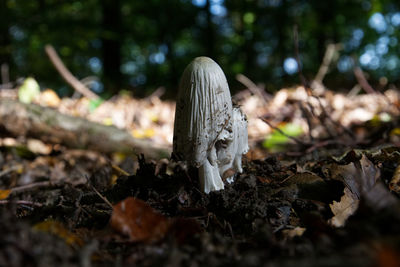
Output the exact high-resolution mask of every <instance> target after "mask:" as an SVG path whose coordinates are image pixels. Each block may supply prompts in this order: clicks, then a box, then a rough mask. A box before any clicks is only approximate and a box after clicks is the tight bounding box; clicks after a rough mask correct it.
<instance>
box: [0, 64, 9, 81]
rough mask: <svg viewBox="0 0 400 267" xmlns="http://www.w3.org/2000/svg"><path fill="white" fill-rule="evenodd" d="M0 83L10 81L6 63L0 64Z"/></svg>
mask: <svg viewBox="0 0 400 267" xmlns="http://www.w3.org/2000/svg"><path fill="white" fill-rule="evenodd" d="M1 83H2V84H9V83H10V71H9V67H8V64H7V63H3V64H1Z"/></svg>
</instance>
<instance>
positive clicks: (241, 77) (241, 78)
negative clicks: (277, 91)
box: [236, 73, 271, 102]
mask: <svg viewBox="0 0 400 267" xmlns="http://www.w3.org/2000/svg"><path fill="white" fill-rule="evenodd" d="M236 80H237V81H238V82H240V83H241V84H243V85H244V86H246V87H247V88H248V89H249V90H250V92H252V93H253V94H254V95H256V96H258V97H259V98H260V99H262V100H264V101H265V102H268V100H269V99H270V98H271V96H270V95H268V94H267V93H266V92H265V91H264V90H263V89H261V88H260V87H259V86H257V85H256V84H255V83H254V82H253V81H252V80H250V79H249V78H248V77H246V76H245V75H243V74H241V73H239V74H238V75H236Z"/></svg>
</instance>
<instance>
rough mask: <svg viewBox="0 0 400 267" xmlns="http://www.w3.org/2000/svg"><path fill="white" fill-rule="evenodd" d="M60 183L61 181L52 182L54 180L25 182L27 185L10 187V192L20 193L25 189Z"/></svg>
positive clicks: (58, 184)
mask: <svg viewBox="0 0 400 267" xmlns="http://www.w3.org/2000/svg"><path fill="white" fill-rule="evenodd" d="M60 185H61V183H54V182H50V181H44V182H37V183H32V184H27V185H22V186H19V187H14V188H11V193H20V192H25V191H28V190H32V189H37V188H42V187H52V186H60Z"/></svg>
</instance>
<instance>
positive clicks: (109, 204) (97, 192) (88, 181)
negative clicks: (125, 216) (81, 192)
mask: <svg viewBox="0 0 400 267" xmlns="http://www.w3.org/2000/svg"><path fill="white" fill-rule="evenodd" d="M85 177H86V180H87V184H88V185H89V187H90V189H92V190H93V191H94V192H95V193H96V194H97V195H98V196H99V197H100V198H101V199H102V200H103V201H104V202H105V203H106V204H107V205H108V206H110V208H111V209H112V208H113V205H112V204H111V202H110V201H109V200H108V199H107V198H106V197H105V196H103V195H102V194H100V192H99V191H97V189H96V188H95V187H94V186H93V185H92V184H91V183H90V180H89V177H87V176H85Z"/></svg>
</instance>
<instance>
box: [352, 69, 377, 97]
mask: <svg viewBox="0 0 400 267" xmlns="http://www.w3.org/2000/svg"><path fill="white" fill-rule="evenodd" d="M353 72H354V76H356V79H357V82H358V83H359V84H360V85H361V87H362V88H363V89H364V90H365V92H366V93H368V94H375V93H376V91H375V90H374V88H372V86H371V85H370V84H369V83H368V81H367V79H366V78H365V75H364V72H363V71H362V70H361V69H360V67H355V68H354V70H353Z"/></svg>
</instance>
